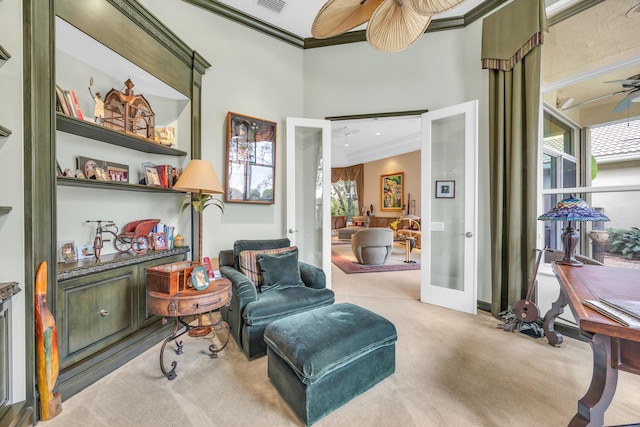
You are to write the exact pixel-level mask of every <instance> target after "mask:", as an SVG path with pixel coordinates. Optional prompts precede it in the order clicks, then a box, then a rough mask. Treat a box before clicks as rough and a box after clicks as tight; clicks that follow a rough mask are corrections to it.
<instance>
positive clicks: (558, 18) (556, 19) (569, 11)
mask: <svg viewBox="0 0 640 427" xmlns="http://www.w3.org/2000/svg"><path fill="white" fill-rule="evenodd" d="M603 1H604V0H583V1H581V2H578V3H576V4H574V5H572V6H571V7H568V8H566V9H564V10H561V11H560V12H558V13H556V14H555V15H553V16H552V17H550V18H549V19H548V20H547V25H548V26H549V27H551V26H553V25H556V24H558V23H560V22H562V21H564V20H565V19H569V18H571V17H572V16H575V15H577V14H579V13H580V12H583V11H585V10H587V9H589V8H590V7H593V6H595V5H597V4H599V3H602V2H603Z"/></svg>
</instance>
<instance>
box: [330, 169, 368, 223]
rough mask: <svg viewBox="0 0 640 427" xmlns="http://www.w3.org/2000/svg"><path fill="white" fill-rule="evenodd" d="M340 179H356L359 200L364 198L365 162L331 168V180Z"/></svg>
mask: <svg viewBox="0 0 640 427" xmlns="http://www.w3.org/2000/svg"><path fill="white" fill-rule="evenodd" d="M338 181H355V183H356V194H357V195H358V200H359V201H360V200H364V197H363V196H364V164H362V163H360V164H359V165H354V166H349V167H346V168H331V182H332V183H333V182H338ZM360 215H362V212H360Z"/></svg>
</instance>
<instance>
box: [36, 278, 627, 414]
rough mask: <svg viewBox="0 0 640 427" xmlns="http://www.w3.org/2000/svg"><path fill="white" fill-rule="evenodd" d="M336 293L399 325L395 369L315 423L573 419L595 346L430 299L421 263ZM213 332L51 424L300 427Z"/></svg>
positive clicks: (623, 377)
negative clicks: (171, 366)
mask: <svg viewBox="0 0 640 427" xmlns="http://www.w3.org/2000/svg"><path fill="white" fill-rule="evenodd" d="M332 275H333V287H334V290H335V291H336V295H337V301H338V302H345V301H348V302H352V303H355V304H358V305H360V306H362V307H365V308H368V309H370V310H373V311H375V312H377V313H379V314H381V315H383V316H385V317H387V318H388V319H389V320H391V321H392V322H393V323H394V324H395V325H396V328H397V329H398V342H397V345H396V358H397V366H396V373H395V374H394V375H392V376H391V377H389V378H387V379H385V380H384V381H383V382H381V383H380V384H378V385H376V386H375V387H374V388H372V389H371V390H369V391H367V392H365V393H364V394H362V395H360V396H358V397H357V398H355V399H354V400H352V401H351V402H349V403H347V404H346V405H345V406H343V407H341V408H339V409H338V410H336V411H335V412H333V413H331V414H329V415H328V416H327V417H326V418H324V419H322V420H320V421H319V422H318V423H316V424H315V426H318V427H325V426H348V427H356V426H367V427H369V426H393V427H400V426H402V427H405V426H565V425H567V423H568V422H569V420H570V419H571V417H572V416H573V415H574V413H575V412H576V409H577V400H578V399H579V398H580V397H582V395H583V394H584V393H585V391H586V390H587V386H588V384H589V382H590V379H591V364H592V358H591V350H590V348H589V345H588V344H587V343H584V342H580V341H576V340H573V339H570V338H566V339H565V342H564V343H563V344H562V347H560V348H553V347H551V346H549V345H548V344H547V342H546V340H545V339H533V338H530V337H528V336H525V335H524V334H520V333H511V332H504V331H502V330H500V329H497V328H496V325H497V323H498V322H497V321H496V319H494V318H493V317H491V316H490V315H489V314H487V313H480V314H478V315H477V316H472V315H468V314H462V313H458V312H454V311H451V310H448V309H444V308H440V307H436V306H432V305H428V304H424V303H420V302H419V301H418V296H419V275H420V271H403V272H397V273H385V274H376V273H364V274H355V275H345V274H344V273H342V272H341V271H340V270H339V269H338V268H336V267H335V266H332ZM208 345H209V341H208V340H207V339H197V340H194V339H191V338H187V337H184V354H183V355H181V356H175V355H174V353H173V352H171V351H170V349H168V351H167V352H166V359H167V363H168V361H171V360H178V361H179V362H178V367H177V372H178V377H177V378H176V379H175V380H173V381H168V380H167V379H166V378H165V377H164V376H162V374H161V372H160V369H159V365H158V355H159V346H156V347H154V348H152V349H151V350H149V351H147V352H146V353H144V354H142V355H141V356H139V357H137V358H136V359H134V360H133V361H131V362H130V363H128V364H126V365H125V366H123V367H121V368H120V369H119V370H117V371H115V372H113V373H112V374H110V375H108V376H106V377H105V378H103V379H101V380H100V381H98V382H97V383H95V384H93V385H92V386H90V387H88V388H87V389H85V390H84V391H82V392H81V393H79V394H77V395H75V396H73V397H72V398H70V399H68V400H67V401H65V402H63V405H62V407H63V410H62V413H61V414H60V415H59V416H57V417H56V418H54V419H53V420H51V421H47V422H43V423H41V425H43V426H46V427H53V426H64V427H73V426H78V427H80V426H82V427H86V426H109V427H111V426H227V427H228V426H234V427H235V426H300V425H302V424H301V423H300V422H299V421H298V420H297V419H296V418H295V416H294V414H293V412H292V411H291V410H290V409H289V408H288V406H287V404H286V403H285V402H284V401H283V400H282V399H281V398H280V396H279V394H278V392H277V391H276V390H275V388H274V387H273V385H272V384H271V382H270V381H269V379H268V377H267V374H266V368H267V359H266V357H264V358H260V359H258V360H254V361H251V362H248V361H247V360H246V359H245V357H244V356H243V355H242V353H241V352H240V350H239V349H238V347H237V346H236V345H235V343H234V342H231V343H230V344H229V346H228V347H227V348H226V349H225V350H223V351H222V352H221V353H220V357H219V358H218V359H217V360H210V359H209V358H208V357H207V356H206V355H205V352H206V351H207V348H208ZM638 396H640V376H634V375H631V374H628V373H625V372H621V373H620V376H619V380H618V390H617V393H616V395H615V397H614V400H613V402H612V404H611V406H610V407H609V409H608V411H607V413H606V419H605V421H606V424H607V425H611V424H625V423H631V422H637V421H640V404H639V403H638Z"/></svg>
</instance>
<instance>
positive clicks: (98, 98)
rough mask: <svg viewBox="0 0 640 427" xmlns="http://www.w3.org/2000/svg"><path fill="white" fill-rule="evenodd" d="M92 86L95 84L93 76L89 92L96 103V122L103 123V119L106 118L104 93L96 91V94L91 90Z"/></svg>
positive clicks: (94, 118) (90, 80)
mask: <svg viewBox="0 0 640 427" xmlns="http://www.w3.org/2000/svg"><path fill="white" fill-rule="evenodd" d="M91 86H93V77H90V78H89V94H90V95H91V97H92V98H93V100H94V101H95V103H96V106H95V108H94V110H93V120H94V121H95V122H96V124H99V125H101V124H102V120H103V119H104V101H103V100H102V93H100V92H96V94H95V95H94V94H93V92H91Z"/></svg>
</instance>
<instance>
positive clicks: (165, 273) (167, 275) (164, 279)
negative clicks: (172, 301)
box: [147, 261, 202, 294]
mask: <svg viewBox="0 0 640 427" xmlns="http://www.w3.org/2000/svg"><path fill="white" fill-rule="evenodd" d="M201 265H202V263H199V262H196V261H179V262H174V263H171V264H165V265H159V266H157V267H150V268H147V290H148V291H155V292H162V293H165V294H175V293H178V292H181V291H184V290H185V289H188V288H189V287H190V283H191V271H193V269H194V268H196V267H198V266H201Z"/></svg>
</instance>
